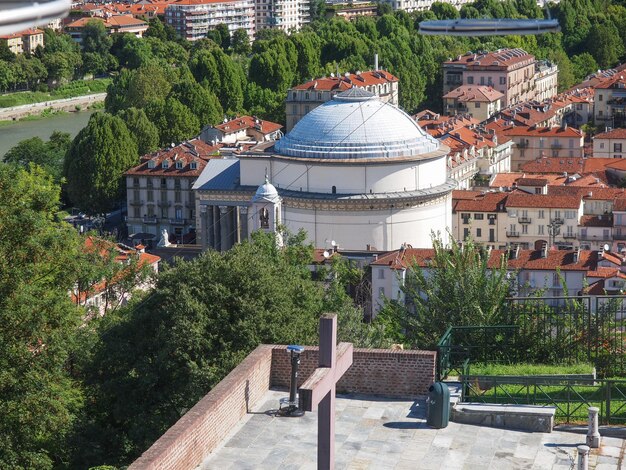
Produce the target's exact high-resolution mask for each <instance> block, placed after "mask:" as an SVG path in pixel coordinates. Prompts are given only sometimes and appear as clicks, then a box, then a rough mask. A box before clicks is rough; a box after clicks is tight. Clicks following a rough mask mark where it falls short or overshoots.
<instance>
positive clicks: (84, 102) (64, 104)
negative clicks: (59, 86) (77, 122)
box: [0, 93, 107, 121]
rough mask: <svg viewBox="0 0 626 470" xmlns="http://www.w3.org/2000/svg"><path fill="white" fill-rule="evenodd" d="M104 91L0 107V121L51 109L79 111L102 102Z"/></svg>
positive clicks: (22, 117) (21, 117)
mask: <svg viewBox="0 0 626 470" xmlns="http://www.w3.org/2000/svg"><path fill="white" fill-rule="evenodd" d="M106 96H107V94H106V93H96V94H92V95H86V96H77V97H75V98H65V99H62V100H52V101H44V102H42V103H32V104H24V105H21V106H12V107H10V108H0V121H17V120H21V119H24V118H26V117H28V116H33V115H41V114H44V113H46V112H50V111H49V110H52V111H80V110H81V109H87V108H90V107H94V105H97V104H98V103H103V102H104V99H105V98H106Z"/></svg>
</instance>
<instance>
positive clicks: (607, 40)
mask: <svg viewBox="0 0 626 470" xmlns="http://www.w3.org/2000/svg"><path fill="white" fill-rule="evenodd" d="M587 41H588V42H587V43H588V44H589V53H590V54H591V55H592V56H593V57H594V59H596V62H597V63H598V65H599V66H600V67H602V68H609V67H613V66H614V65H615V64H617V63H618V62H619V59H620V57H621V56H622V55H623V54H624V44H623V43H622V40H621V39H620V36H619V31H618V30H617V28H616V27H615V25H613V23H610V22H604V23H600V24H596V25H594V27H593V28H592V29H591V31H590V32H589V37H588V39H587Z"/></svg>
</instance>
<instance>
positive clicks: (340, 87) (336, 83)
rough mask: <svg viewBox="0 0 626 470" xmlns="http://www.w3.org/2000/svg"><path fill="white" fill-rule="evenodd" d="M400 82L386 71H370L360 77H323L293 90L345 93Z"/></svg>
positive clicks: (353, 75)
mask: <svg viewBox="0 0 626 470" xmlns="http://www.w3.org/2000/svg"><path fill="white" fill-rule="evenodd" d="M395 82H398V77H396V76H395V75H392V74H390V73H389V72H387V71H385V70H370V71H367V72H361V74H360V75H357V74H354V73H351V74H348V76H345V75H344V76H341V77H322V78H317V79H315V80H311V81H308V82H306V83H302V84H300V85H296V86H295V87H293V88H292V90H324V91H329V90H337V91H344V90H348V89H349V88H352V87H353V86H358V87H365V86H371V85H383V84H385V83H395Z"/></svg>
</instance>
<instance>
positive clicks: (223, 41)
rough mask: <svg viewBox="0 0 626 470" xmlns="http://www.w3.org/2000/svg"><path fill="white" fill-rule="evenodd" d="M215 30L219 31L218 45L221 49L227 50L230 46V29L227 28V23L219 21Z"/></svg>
mask: <svg viewBox="0 0 626 470" xmlns="http://www.w3.org/2000/svg"><path fill="white" fill-rule="evenodd" d="M215 30H216V31H217V32H218V33H219V37H220V43H219V45H220V46H221V47H222V50H223V51H227V50H228V49H229V48H230V31H229V30H228V25H226V24H224V23H220V24H218V25H217V27H216V28H215Z"/></svg>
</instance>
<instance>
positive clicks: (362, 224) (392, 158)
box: [194, 88, 456, 250]
mask: <svg viewBox="0 0 626 470" xmlns="http://www.w3.org/2000/svg"><path fill="white" fill-rule="evenodd" d="M261 147H262V148H260V149H259V148H258V147H257V148H255V149H253V150H250V151H247V152H242V153H241V154H238V155H237V156H236V157H230V158H221V159H212V160H210V161H209V162H208V163H207V165H206V167H205V169H204V171H203V172H202V174H201V175H200V177H199V178H198V180H197V181H196V183H195V185H194V190H195V191H196V228H197V233H198V242H199V243H202V245H203V247H204V248H208V247H212V248H214V249H217V250H227V249H229V248H230V247H231V246H232V245H233V244H235V243H237V242H239V241H241V240H243V239H245V238H247V237H248V236H249V235H250V233H251V232H252V231H254V230H258V229H261V230H266V231H276V230H277V228H278V226H279V225H284V226H286V227H287V228H288V229H289V230H290V231H292V232H297V231H298V230H299V229H304V230H305V231H306V232H307V234H308V238H309V241H310V242H311V243H313V245H314V246H316V247H327V246H330V243H331V241H334V242H335V245H337V246H339V247H341V248H342V249H346V250H367V249H369V250H394V249H398V248H399V247H400V246H401V245H402V244H405V243H406V244H409V245H411V246H413V247H415V248H417V247H430V246H431V232H439V233H440V234H441V236H442V237H444V239H445V238H446V237H447V232H446V227H450V226H451V225H452V224H451V217H452V209H451V204H452V197H451V193H452V190H453V189H454V188H455V186H456V182H455V181H454V180H452V179H449V178H448V177H447V172H446V155H447V153H448V152H449V149H448V148H447V147H445V146H444V145H442V144H440V143H439V142H438V141H437V140H436V139H434V138H433V137H431V136H429V135H428V134H427V133H426V132H424V131H423V130H422V129H421V128H420V127H419V125H418V124H417V123H416V122H415V121H414V120H413V119H411V117H410V116H409V115H407V114H406V113H404V112H403V111H401V110H400V109H398V108H397V107H395V106H394V105H392V104H388V103H385V102H383V101H381V100H380V99H379V98H378V97H377V96H376V95H374V94H373V93H370V92H368V91H366V90H362V89H360V88H352V89H350V90H348V91H345V92H343V93H340V94H338V95H336V96H335V97H334V99H332V100H331V101H328V102H326V103H325V104H323V105H321V106H319V107H317V108H315V109H314V110H313V111H311V112H310V113H308V114H307V115H305V116H304V117H303V118H302V120H300V121H299V122H298V124H297V125H296V126H295V127H294V128H293V130H292V131H291V132H289V133H288V134H287V135H286V136H285V137H283V138H282V139H281V140H279V141H277V142H271V143H266V144H262V145H261Z"/></svg>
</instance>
